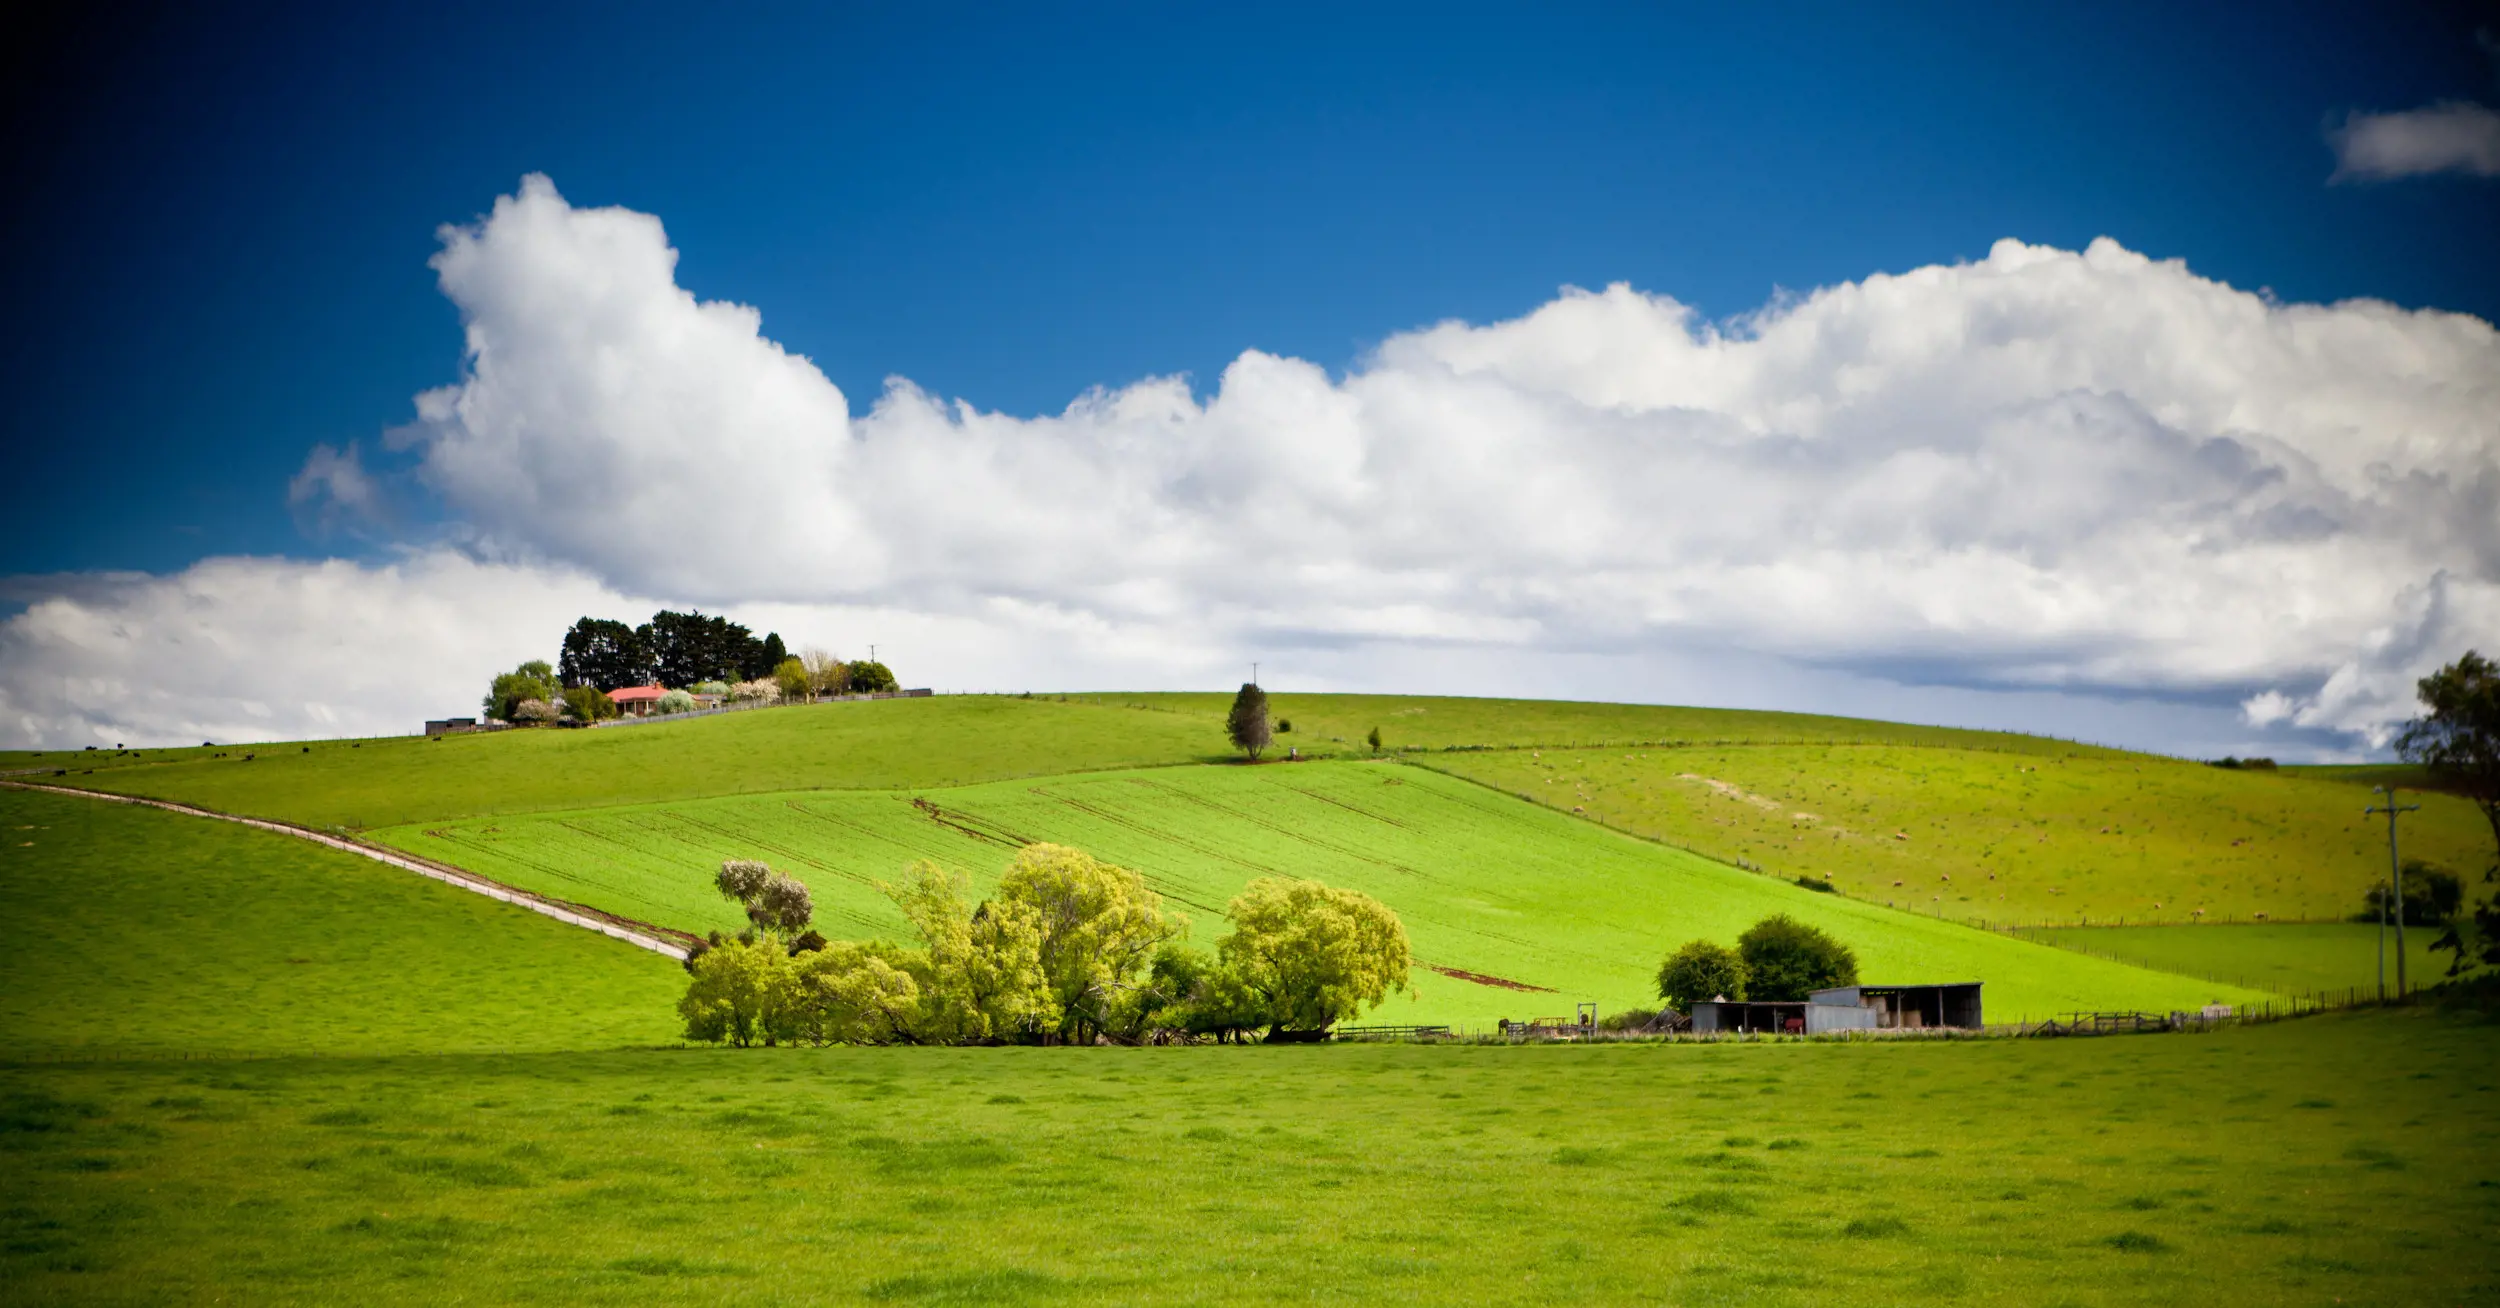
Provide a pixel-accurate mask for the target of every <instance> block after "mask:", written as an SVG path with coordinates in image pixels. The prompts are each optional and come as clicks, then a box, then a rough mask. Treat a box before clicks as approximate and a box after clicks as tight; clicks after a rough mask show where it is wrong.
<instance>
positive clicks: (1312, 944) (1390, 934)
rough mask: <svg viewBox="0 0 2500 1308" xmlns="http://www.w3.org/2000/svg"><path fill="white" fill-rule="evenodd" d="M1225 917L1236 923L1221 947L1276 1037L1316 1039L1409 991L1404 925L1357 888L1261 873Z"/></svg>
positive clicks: (1231, 969) (1220, 952)
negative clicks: (1389, 998)
mask: <svg viewBox="0 0 2500 1308" xmlns="http://www.w3.org/2000/svg"><path fill="white" fill-rule="evenodd" d="M1224 916H1225V917H1226V918H1227V919H1228V920H1229V921H1230V922H1231V923H1232V928H1233V929H1232V932H1231V933H1230V934H1228V935H1226V936H1225V937H1224V938H1223V939H1222V940H1219V941H1217V942H1216V954H1217V956H1218V957H1219V958H1221V959H1222V960H1223V963H1224V968H1225V970H1226V971H1227V972H1229V973H1230V974H1231V978H1232V980H1233V982H1234V983H1237V984H1238V985H1239V986H1240V987H1241V988H1242V989H1243V990H1245V991H1246V992H1248V996H1249V997H1250V999H1251V1001H1252V1004H1253V1006H1254V1010H1255V1011H1256V1013H1257V1014H1258V1016H1259V1017H1260V1018H1261V1019H1262V1020H1263V1021H1264V1023H1265V1025H1266V1026H1267V1027H1268V1034H1267V1038H1268V1039H1270V1040H1308V1039H1316V1038H1318V1037H1319V1035H1320V1033H1322V1032H1325V1031H1326V1030H1328V1028H1330V1027H1332V1026H1334V1025H1336V1024H1337V1023H1338V1022H1341V1021H1343V1020H1345V1019H1346V1018H1349V1017H1354V1016H1357V1015H1359V1014H1360V1013H1362V1012H1363V1010H1365V1009H1367V1008H1370V1007H1372V1006H1373V1005H1376V1004H1378V1003H1379V1002H1380V1001H1381V1000H1383V999H1386V998H1388V997H1389V995H1390V994H1391V993H1393V992H1395V991H1399V990H1403V989H1405V988H1406V981H1407V969H1408V966H1409V964H1411V963H1412V962H1413V956H1412V954H1411V953H1410V951H1409V949H1408V946H1407V942H1406V927H1405V924H1403V923H1401V922H1399V921H1398V915H1397V914H1396V913H1393V912H1391V911H1390V910H1389V906H1388V905H1386V904H1383V903H1381V902H1380V901H1379V900H1377V899H1374V898H1372V897H1371V896H1369V895H1366V894H1364V893H1362V892H1361V891H1356V890H1339V889H1335V888H1333V887H1330V886H1325V885H1322V884H1320V883H1319V882H1317V881H1292V880H1287V879H1285V878H1282V877H1261V878H1260V879H1258V880H1256V881H1253V882H1251V883H1250V885H1249V887H1248V888H1247V889H1245V890H1243V891H1242V892H1241V893H1240V894H1239V895H1237V896H1235V897H1234V898H1233V902H1232V903H1231V904H1230V905H1229V906H1228V907H1227V908H1226V909H1225V911H1224Z"/></svg>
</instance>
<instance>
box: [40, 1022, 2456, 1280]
mask: <svg viewBox="0 0 2500 1308" xmlns="http://www.w3.org/2000/svg"><path fill="white" fill-rule="evenodd" d="M2492 1036H2493V1029H2492V1028H2491V1027H2490V1026H2488V1025H2481V1026H2468V1025H2465V1024H2463V1023H2462V1022H2459V1021H2457V1020H2454V1019H2447V1018H2442V1017H2439V1016H2436V1015H2433V1014H2430V1013H2425V1012H2409V1013H2387V1014H2376V1013H2374V1014H2354V1015H2346V1016H2338V1017H2328V1018H2314V1019H2309V1020H2305V1021H2300V1022H2295V1023H2287V1024H2282V1025H2277V1026H2271V1027H2260V1028H2255V1029H2249V1030H2238V1031H2228V1032H2223V1033H2220V1034H2214V1035H2204V1036H2186V1035H2182V1036H2141V1037H2111V1038H2106V1039H2100V1040H2066V1041H2039V1040H2027V1041H2013V1040H2008V1041H1986V1042H1968V1041H1964V1042H1955V1043H1950V1044H1947V1043H1932V1042H1922V1043H1898V1042H1878V1043H1870V1042H1859V1043H1855V1044H1805V1043H1762V1044H1724V1045H1715V1046H1705V1045H1691V1044H1686V1045H1645V1046H1644V1045H1611V1046H1591V1047H1574V1046H1547V1047H1536V1046H1529V1047H1521V1048H1507V1047H1448V1048H1428V1047H1413V1046H1370V1047H1365V1046H1351V1047H1348V1046H1321V1047H1301V1048H1266V1047H1250V1048H1237V1047H1227V1048H1214V1047H1201V1048H1194V1049H1136V1050H1106V1049H964V1050H944V1049H941V1050H911V1049H879V1050H841V1049H837V1050H754V1051H747V1052H744V1053H737V1052H730V1051H716V1050H700V1051H682V1052H668V1051H644V1052H626V1053H606V1054H591V1055H508V1056H475V1055H471V1056H443V1057H431V1058H407V1059H396V1060H363V1059H301V1060H281V1061H268V1062H255V1063H239V1064H221V1065H220V1064H179V1063H161V1064H153V1065H138V1064H121V1065H113V1064H101V1065H90V1066H81V1067H22V1066H21V1067H0V1301H6V1302H11V1303H45V1304H50V1303H66V1302H91V1301H130V1300H136V1301H148V1302H161V1301H207V1300H211V1299H226V1298H245V1299H250V1300H254V1301H260V1302H274V1303H294V1302H325V1303H334V1302H357V1301H363V1302H448V1301H461V1302H494V1303H505V1302H528V1303H568V1304H569V1303H610V1302H650V1301H658V1302H671V1303H692V1302H702V1303H749V1302H774V1303H780V1302H825V1303H869V1304H938V1303H944V1304H993V1303H1042V1304H1049V1303H1068V1304H1075V1303H1087V1304H1091V1303H1209V1304H1213V1303H1241V1304H1254V1303H1257V1304H1263V1303H1273V1302H1281V1301H1287V1300H1293V1301H1306V1300H1316V1301H1325V1302H1331V1303H1357V1302H1365V1303H1368V1302H1382V1301H1394V1302H1400V1303H1414V1304H1444V1303H1447V1304H1461V1303H1464V1304H1512V1303H1516V1304H1556V1303H1561V1304H1605V1305H1613V1304H1632V1303H1677V1304H1717V1303H1742V1304H1782V1305H1785V1304H1795V1305H1824V1304H1843V1305H1846V1304H1938V1303H1952V1304H2007V1305H2022V1306H2023V1308H2031V1306H2033V1305H2046V1304H2070V1303H2071V1304H2084V1303H2089V1304H2126V1305H2132V1304H2143V1305H2172V1304H2181V1303H2196V1304H2211V1305H2233V1304H2250V1305H2262V1306H2263V1308H2277V1306H2278V1305H2283V1304H2287V1303H2290V1304H2312V1303H2314V1304H2328V1303H2346V1304H2387V1305H2415V1304H2453V1303H2464V1302H2484V1301H2488V1300H2489V1298H2490V1297H2491V1296H2492V1295H2494V1294H2495V1293H2496V1292H2500V1271H2496V1269H2495V1253H2494V1245H2493V1243H2492V1240H2491V1233H2492V1231H2493V1230H2494V1229H2495V1228H2496V1227H2500V1135H2495V1131H2494V1121H2493V1118H2492V1114H2491V1106H2492V1104H2493V1102H2494V1098H2493V1096H2494V1094H2495V1085H2494V1082H2495V1081H2500V1041H2494V1040H2493V1038H2492Z"/></svg>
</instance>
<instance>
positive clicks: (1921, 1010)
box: [1811, 981, 1980, 1031]
mask: <svg viewBox="0 0 2500 1308" xmlns="http://www.w3.org/2000/svg"><path fill="white" fill-rule="evenodd" d="M1979 985H1980V983H1979V982H1977V981H1955V982H1948V983H1945V984H1941V985H1924V986H1837V987H1834V988H1833V989H1830V990H1817V991H1815V992H1814V994H1813V995H1812V996H1811V997H1812V999H1813V1000H1814V1002H1815V1003H1818V1004H1846V1005H1851V1006H1854V1007H1862V1008H1865V1009H1867V1010H1869V1011H1871V1012H1873V1013H1874V1014H1875V1015H1876V1017H1875V1021H1874V1022H1873V1023H1872V1025H1874V1026H1877V1027H1880V1028H1883V1029H1885V1030H1890V1029H1892V1028H1895V1027H1910V1028H1916V1027H1930V1026H1957V1027H1964V1028H1967V1029H1969V1030H1973V1031H1976V1030H1978V1029H1979V1027H1980V1018H1979Z"/></svg>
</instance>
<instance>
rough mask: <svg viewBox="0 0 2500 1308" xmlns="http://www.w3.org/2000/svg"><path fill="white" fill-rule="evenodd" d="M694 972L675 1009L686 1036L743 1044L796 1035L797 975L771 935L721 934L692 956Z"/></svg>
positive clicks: (777, 1041)
mask: <svg viewBox="0 0 2500 1308" xmlns="http://www.w3.org/2000/svg"><path fill="white" fill-rule="evenodd" d="M686 970H687V971H688V972H690V973H692V974H693V980H692V981H690V982H688V983H687V986H686V994H685V997H684V998H682V999H680V1000H678V1001H677V1014H678V1016H680V1017H683V1018H684V1019H686V1038H687V1039H689V1040H710V1041H715V1042H717V1041H722V1040H726V1041H728V1042H729V1043H731V1044H733V1045H736V1046H738V1047H739V1048H742V1049H743V1048H745V1047H747V1046H748V1045H755V1044H766V1045H771V1044H780V1043H782V1042H783V1041H786V1040H790V1039H792V1038H793V1037H795V1036H796V1035H797V1023H796V1018H797V1010H796V1006H795V1004H794V1002H793V1001H794V999H795V998H796V994H795V985H794V982H795V980H796V978H795V976H794V974H793V971H792V968H791V964H790V956H789V954H788V953H786V952H784V950H783V949H782V946H781V944H780V943H779V942H778V941H775V940H773V939H772V938H771V937H769V936H766V937H755V938H745V939H730V940H723V941H721V942H720V943H719V944H717V945H714V946H712V947H711V948H710V949H707V950H705V951H704V952H703V953H702V954H701V955H700V956H698V957H696V958H695V959H693V960H692V961H690V962H689V963H688V964H687V966H686Z"/></svg>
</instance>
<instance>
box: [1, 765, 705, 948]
mask: <svg viewBox="0 0 2500 1308" xmlns="http://www.w3.org/2000/svg"><path fill="white" fill-rule="evenodd" d="M0 787H5V788H7V789H10V790H33V791H41V792H43V793H45V794H50V795H73V796H76V797H78V798H81V799H98V800H103V801H105V802H106V803H111V804H138V805H142V806H145V807H148V808H160V809H163V810H165V811H166V812H168V813H180V814H183V815H185V816H188V817H198V818H210V819H213V820H215V821H219V822H235V823H240V824H242V825H244V826H247V827H258V828H259V829H261V830H263V831H269V832H275V833H276V834H278V835H282V836H293V837H295V838H296V839H298V840H309V841H311V842H313V843H314V844H317V845H326V846H328V847H330V848H332V849H335V850H338V851H340V852H341V853H347V854H355V855H358V856H360V857H363V858H369V859H372V860H373V861H374V862H376V863H383V864H387V865H389V866H391V867H395V868H398V869H400V870H401V871H403V872H414V873H416V874H417V875H418V876H421V877H425V878H428V879H430V880H434V881H440V882H442V883H443V884H444V885H447V886H453V887H457V888H458V889H461V890H466V891H468V892H469V893H471V894H474V895H484V896H485V897H487V898H488V899H494V900H500V901H502V902H504V903H507V904H511V905H513V906H515V907H517V908H525V909H528V910H529V911H530V912H533V913H536V914H538V915H540V916H541V917H550V918H554V919H555V920H556V921H558V922H562V923H565V924H566V925H568V926H577V927H581V928H582V929H584V930H587V931H596V932H598V933H599V934H601V935H603V936H606V937H608V938H609V939H611V940H621V941H623V942H625V943H626V944H629V945H633V946H635V947H636V948H639V949H648V950H650V951H651V952H652V953H655V954H660V955H664V956H666V957H669V958H674V959H677V960H679V961H681V962H682V961H684V959H685V957H686V953H687V950H686V947H685V946H684V945H681V944H678V943H676V942H675V941H673V940H670V939H668V938H667V937H668V936H669V935H675V934H680V933H677V932H671V931H669V929H668V928H666V927H660V926H653V925H652V924H650V923H648V922H636V921H634V920H633V919H631V918H620V917H617V916H615V915H614V914H610V913H604V912H601V911H600V910H598V909H592V908H586V907H582V906H578V905H568V904H563V903H559V902H557V901H555V900H550V899H546V898H543V897H541V896H538V895H534V894H531V893H530V892H529V891H526V890H521V889H518V888H516V887H513V886H507V885H505V884H503V883H502V882H500V881H494V880H490V879H488V878H486V877H482V876H479V875H477V874H476V873H474V872H469V871H465V870H463V869H460V868H456V867H452V866H451V865H449V864H445V863H437V862H434V861H433V860H431V859H425V858H420V857H418V856H417V855H414V854H403V853H400V852H398V851H397V850H389V849H382V848H378V847H376V846H373V845H368V844H365V843H364V842H362V841H359V840H355V839H352V838H350V837H346V836H339V835H333V834H331V833H329V832H327V831H315V830H313V829H312V828H310V827H300V826H297V825H295V824H293V823H291V822H278V821H273V820H271V819H269V818H256V817H240V816H237V815H235V814H232V813H219V812H217V811H215V810H214V809H205V808H197V807H194V806H192V805H189V804H177V803H174V802H173V801H171V800H165V799H149V798H147V797H145V796H143V795H117V794H113V793H111V792H109V791H101V790H80V789H78V788H76V787H74V786H46V785H41V784H38V783H35V782H31V781H0Z"/></svg>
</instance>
